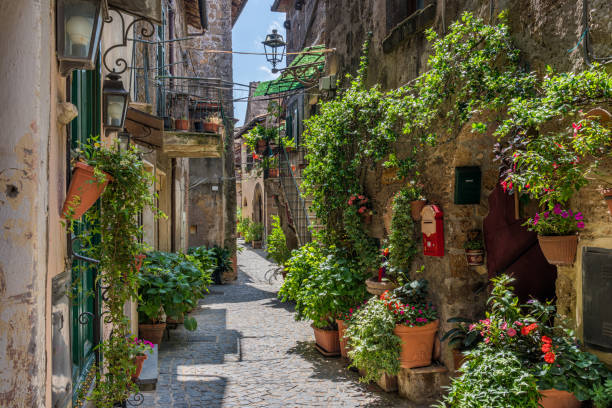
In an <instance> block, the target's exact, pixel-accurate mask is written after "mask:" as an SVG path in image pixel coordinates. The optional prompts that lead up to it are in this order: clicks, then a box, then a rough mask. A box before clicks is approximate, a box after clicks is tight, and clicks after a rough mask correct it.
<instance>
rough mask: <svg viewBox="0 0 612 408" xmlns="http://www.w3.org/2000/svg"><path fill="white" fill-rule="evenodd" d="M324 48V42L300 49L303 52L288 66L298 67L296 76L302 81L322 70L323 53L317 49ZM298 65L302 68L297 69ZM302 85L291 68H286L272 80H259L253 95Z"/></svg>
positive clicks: (301, 86)
mask: <svg viewBox="0 0 612 408" xmlns="http://www.w3.org/2000/svg"><path fill="white" fill-rule="evenodd" d="M324 49H325V45H324V44H322V45H316V46H314V47H307V48H304V49H303V50H302V53H303V54H299V55H298V56H297V57H296V58H295V59H294V60H293V61H292V62H291V64H289V67H288V68H298V71H300V72H299V74H298V78H299V79H301V80H304V81H306V80H308V79H309V78H311V77H312V76H313V75H314V74H316V73H317V71H323V68H324V67H325V53H323V52H317V51H323V50H324ZM300 67H303V68H304V69H303V70H299V68H300ZM303 87H304V85H303V84H302V83H301V82H300V81H299V80H298V79H297V78H296V77H295V76H294V74H293V70H290V69H286V70H285V71H284V72H283V73H282V74H281V76H279V77H278V78H276V79H274V80H272V81H265V82H260V83H259V85H258V86H257V89H255V93H254V94H253V96H265V95H273V94H278V93H282V92H288V91H293V90H295V89H300V88H303Z"/></svg>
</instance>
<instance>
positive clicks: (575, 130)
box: [572, 123, 582, 133]
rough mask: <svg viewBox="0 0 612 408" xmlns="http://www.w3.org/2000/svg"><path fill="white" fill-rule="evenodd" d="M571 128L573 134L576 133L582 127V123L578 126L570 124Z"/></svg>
mask: <svg viewBox="0 0 612 408" xmlns="http://www.w3.org/2000/svg"><path fill="white" fill-rule="evenodd" d="M572 127H573V128H574V133H577V132H578V131H579V130H580V128H581V127H582V123H580V124H578V123H572Z"/></svg>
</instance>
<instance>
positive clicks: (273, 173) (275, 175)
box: [268, 169, 278, 178]
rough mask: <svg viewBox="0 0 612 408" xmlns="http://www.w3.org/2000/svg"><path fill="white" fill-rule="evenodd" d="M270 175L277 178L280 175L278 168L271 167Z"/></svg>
mask: <svg viewBox="0 0 612 408" xmlns="http://www.w3.org/2000/svg"><path fill="white" fill-rule="evenodd" d="M268 177H271V178H277V177H278V169H269V170H268Z"/></svg>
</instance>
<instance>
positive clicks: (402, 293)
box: [345, 279, 437, 382]
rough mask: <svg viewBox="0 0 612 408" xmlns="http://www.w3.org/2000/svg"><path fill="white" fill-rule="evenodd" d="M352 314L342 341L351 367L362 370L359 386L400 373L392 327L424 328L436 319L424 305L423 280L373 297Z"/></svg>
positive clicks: (433, 308) (429, 305) (396, 345)
mask: <svg viewBox="0 0 612 408" xmlns="http://www.w3.org/2000/svg"><path fill="white" fill-rule="evenodd" d="M353 312H354V313H353ZM353 312H351V311H350V310H349V314H348V316H347V317H348V318H349V320H350V322H349V325H348V327H347V329H346V333H345V337H346V338H347V339H348V348H349V349H350V351H349V352H348V354H349V357H350V358H351V359H352V363H351V365H352V366H354V367H357V368H359V369H363V370H365V375H364V376H363V377H362V378H361V379H360V381H362V382H368V381H372V380H378V379H379V378H380V376H381V375H382V374H383V373H387V374H389V375H396V374H397V373H398V372H399V368H400V365H399V353H400V349H401V340H400V339H399V337H397V336H396V335H395V334H394V333H393V329H395V326H397V325H398V324H404V325H407V326H410V327H415V326H424V325H426V324H427V323H430V322H432V321H434V320H436V319H437V312H436V310H435V307H433V306H432V305H431V303H428V302H427V281H426V280H424V279H420V280H415V281H412V282H408V283H407V284H405V285H404V286H402V287H399V288H397V289H395V290H394V291H393V292H389V291H386V292H385V293H383V294H382V295H380V297H378V298H376V297H373V298H371V299H370V300H369V301H368V302H367V303H365V305H364V306H363V307H361V308H356V309H355V310H353Z"/></svg>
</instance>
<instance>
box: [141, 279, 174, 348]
mask: <svg viewBox="0 0 612 408" xmlns="http://www.w3.org/2000/svg"><path fill="white" fill-rule="evenodd" d="M139 282H140V287H139V289H138V292H139V299H138V334H139V335H140V337H141V338H143V339H146V340H149V341H150V342H152V343H153V344H160V343H161V341H162V337H163V335H164V330H166V322H165V316H164V309H163V303H162V297H161V295H160V294H161V292H164V293H165V292H167V291H169V290H171V288H170V287H169V285H167V284H166V282H165V280H164V279H163V277H162V276H159V275H157V274H154V273H142V272H141V273H140V274H139Z"/></svg>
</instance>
